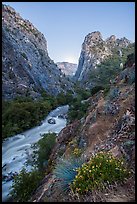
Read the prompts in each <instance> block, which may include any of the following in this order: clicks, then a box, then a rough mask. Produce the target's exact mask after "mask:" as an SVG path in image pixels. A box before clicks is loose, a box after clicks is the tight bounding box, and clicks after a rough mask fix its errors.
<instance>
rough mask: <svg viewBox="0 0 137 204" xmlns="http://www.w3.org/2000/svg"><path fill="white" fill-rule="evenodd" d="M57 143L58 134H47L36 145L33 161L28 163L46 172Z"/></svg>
mask: <svg viewBox="0 0 137 204" xmlns="http://www.w3.org/2000/svg"><path fill="white" fill-rule="evenodd" d="M55 142H56V133H47V134H44V135H43V136H42V138H41V139H40V140H39V141H38V142H37V143H35V144H34V146H33V147H34V151H33V154H32V159H30V160H29V161H28V163H31V164H32V165H34V166H36V167H37V168H38V169H39V170H40V171H45V169H46V167H47V165H48V159H49V156H50V154H51V151H52V149H53V147H54V145H55Z"/></svg>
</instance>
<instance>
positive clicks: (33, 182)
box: [10, 168, 43, 202]
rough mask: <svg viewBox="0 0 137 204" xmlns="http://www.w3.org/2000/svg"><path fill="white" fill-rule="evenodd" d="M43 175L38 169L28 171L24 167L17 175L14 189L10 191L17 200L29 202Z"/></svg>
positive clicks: (13, 185)
mask: <svg viewBox="0 0 137 204" xmlns="http://www.w3.org/2000/svg"><path fill="white" fill-rule="evenodd" d="M42 177H43V175H42V174H41V172H39V171H37V170H33V171H32V172H27V171H26V169H25V168H24V169H22V170H21V172H20V173H19V174H18V175H17V176H16V177H15V179H14V181H13V184H12V190H11V192H10V194H11V196H12V198H13V199H14V201H16V202H28V200H29V198H30V197H31V195H32V193H33V192H34V190H35V189H36V188H37V187H38V185H39V183H40V181H41V179H42Z"/></svg>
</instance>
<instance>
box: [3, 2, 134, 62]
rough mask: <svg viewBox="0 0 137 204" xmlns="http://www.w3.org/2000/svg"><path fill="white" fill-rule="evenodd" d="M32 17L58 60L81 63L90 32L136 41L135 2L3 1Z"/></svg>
mask: <svg viewBox="0 0 137 204" xmlns="http://www.w3.org/2000/svg"><path fill="white" fill-rule="evenodd" d="M3 4H6V5H9V6H11V7H13V8H14V9H15V10H16V12H18V13H19V14H20V15H21V17H23V18H24V19H27V20H29V21H30V22H31V23H32V24H33V25H34V26H35V27H36V28H37V29H38V30H39V31H40V32H41V33H43V34H44V36H45V38H46V40H47V46H48V53H49V56H50V58H51V59H52V60H54V62H55V63H56V62H63V61H65V62H66V61H67V62H71V63H76V64H78V59H79V56H80V52H81V46H82V43H83V42H84V38H85V36H86V35H87V34H88V33H91V32H94V31H100V32H101V34H102V37H103V39H104V40H105V39H106V38H108V37H110V36H111V35H115V36H116V37H117V38H122V37H126V38H127V39H129V40H130V41H132V42H134V41H135V2H3Z"/></svg>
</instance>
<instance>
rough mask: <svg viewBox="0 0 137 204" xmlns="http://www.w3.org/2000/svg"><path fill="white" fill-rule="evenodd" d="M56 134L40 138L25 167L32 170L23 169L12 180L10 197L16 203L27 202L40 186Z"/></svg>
mask: <svg viewBox="0 0 137 204" xmlns="http://www.w3.org/2000/svg"><path fill="white" fill-rule="evenodd" d="M55 139H56V134H55V133H48V134H44V135H43V136H42V139H40V140H39V141H38V142H37V143H35V145H34V152H33V154H32V158H29V160H28V161H27V165H28V164H31V165H32V167H33V169H32V170H31V172H27V170H26V169H25V168H23V169H22V170H21V172H20V173H19V174H18V175H17V176H16V177H15V178H14V181H13V185H12V189H13V190H12V191H11V196H12V197H13V199H14V200H15V201H17V202H28V200H29V199H30V197H31V195H32V194H33V192H34V191H35V189H36V188H37V187H38V185H39V184H40V182H41V180H42V179H43V178H44V176H45V172H46V170H47V165H48V159H49V156H50V154H51V151H52V148H53V147H54V145H55Z"/></svg>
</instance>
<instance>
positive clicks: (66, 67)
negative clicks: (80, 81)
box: [56, 62, 77, 76]
mask: <svg viewBox="0 0 137 204" xmlns="http://www.w3.org/2000/svg"><path fill="white" fill-rule="evenodd" d="M56 64H57V65H58V68H59V69H60V70H61V71H62V72H63V73H64V74H65V75H66V76H74V75H75V72H76V70H77V64H74V63H70V62H57V63H56Z"/></svg>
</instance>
